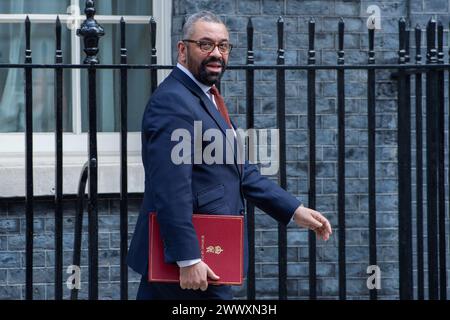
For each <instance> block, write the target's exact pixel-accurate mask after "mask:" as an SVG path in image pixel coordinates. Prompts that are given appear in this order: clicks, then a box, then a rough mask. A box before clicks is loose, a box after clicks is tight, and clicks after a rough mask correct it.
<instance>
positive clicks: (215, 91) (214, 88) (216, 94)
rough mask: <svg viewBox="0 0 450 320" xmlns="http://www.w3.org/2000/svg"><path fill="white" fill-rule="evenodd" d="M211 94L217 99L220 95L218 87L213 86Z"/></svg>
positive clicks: (210, 90)
mask: <svg viewBox="0 0 450 320" xmlns="http://www.w3.org/2000/svg"><path fill="white" fill-rule="evenodd" d="M209 92H211V94H212V95H213V96H216V97H217V96H219V95H220V93H219V90H217V87H216V85H213V86H212V87H211V89H209Z"/></svg>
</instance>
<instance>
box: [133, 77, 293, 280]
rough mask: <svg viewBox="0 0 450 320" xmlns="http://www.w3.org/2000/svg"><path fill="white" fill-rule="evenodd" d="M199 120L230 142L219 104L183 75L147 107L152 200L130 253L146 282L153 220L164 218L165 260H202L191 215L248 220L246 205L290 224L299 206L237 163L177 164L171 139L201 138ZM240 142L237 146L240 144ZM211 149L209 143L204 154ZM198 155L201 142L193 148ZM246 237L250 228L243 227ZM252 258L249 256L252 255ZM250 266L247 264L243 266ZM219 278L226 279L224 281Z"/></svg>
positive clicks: (145, 156) (145, 143)
mask: <svg viewBox="0 0 450 320" xmlns="http://www.w3.org/2000/svg"><path fill="white" fill-rule="evenodd" d="M194 121H201V122H202V131H203V132H202V133H204V132H205V131H206V130H207V129H210V128H215V129H217V128H220V130H221V131H222V132H223V134H224V136H223V141H224V142H225V141H226V142H227V143H233V141H231V142H230V141H228V140H226V138H225V130H226V129H227V128H228V126H227V123H226V122H225V120H224V119H223V117H222V116H221V115H220V113H219V111H218V110H217V108H216V107H215V105H214V103H213V102H212V101H211V100H210V99H209V98H208V97H207V96H206V95H205V94H204V92H203V91H202V90H201V89H200V88H199V87H198V86H197V84H195V82H194V81H192V79H191V78H189V76H187V75H186V74H185V73H184V72H183V71H181V70H180V69H179V68H175V69H174V70H173V71H172V72H171V74H170V75H169V76H168V77H167V78H166V79H165V80H164V81H163V82H162V83H161V85H160V86H159V87H158V88H157V90H156V91H155V92H154V94H153V95H152V97H151V99H150V101H149V103H148V104H147V107H146V110H145V113H144V116H143V121H142V160H143V164H144V168H145V193H144V200H143V204H142V208H141V212H140V215H139V217H138V220H137V224H136V229H135V232H134V235H133V238H132V241H131V245H130V249H129V253H128V265H129V266H130V267H131V268H132V269H133V270H135V271H136V272H138V273H140V274H142V275H145V274H146V272H147V266H148V265H147V263H148V239H149V234H148V232H149V231H148V214H149V212H151V211H156V212H157V219H158V223H159V225H160V228H161V234H162V237H163V241H164V247H165V249H164V255H165V261H166V262H168V263H175V262H176V261H181V260H190V259H196V258H200V249H199V244H198V240H197V236H196V234H195V231H194V228H193V225H192V221H191V218H192V213H193V212H199V213H208V214H232V215H239V214H244V208H245V205H244V198H246V199H247V200H249V201H251V202H253V203H254V204H255V205H256V206H257V207H258V208H260V209H261V210H263V211H265V212H266V213H268V214H269V215H271V216H272V217H273V218H275V219H276V220H278V221H280V222H282V223H284V224H287V223H288V222H289V221H290V219H291V217H292V214H293V213H294V211H295V209H296V208H297V207H298V206H299V205H300V201H299V200H297V199H296V198H295V197H293V196H292V195H290V194H289V193H287V192H286V191H285V190H283V189H282V188H281V187H279V186H278V185H277V184H275V183H274V182H272V181H270V180H269V179H267V178H265V177H263V176H261V175H260V173H259V171H258V168H257V167H256V166H255V165H253V164H249V163H248V162H246V163H245V165H243V166H240V165H238V164H237V163H236V161H235V162H234V163H233V164H225V163H226V162H225V159H224V161H223V163H224V164H205V163H202V164H195V163H194V161H193V156H192V154H191V155H183V156H185V157H188V158H189V157H191V159H190V160H191V161H190V164H178V165H177V164H174V163H173V162H172V160H171V153H172V149H173V147H174V146H175V145H177V144H178V143H179V142H180V141H171V135H172V132H173V131H174V130H176V129H185V130H186V132H189V133H190V135H191V137H194ZM233 140H234V139H233ZM208 144H209V142H203V147H205V146H206V145H208ZM191 148H192V149H191V150H192V153H193V152H194V141H193V138H192V141H191ZM223 155H224V157H225V152H224V153H223ZM244 230H246V228H244ZM245 252H247V250H245ZM246 260H247V257H245V259H244V261H246ZM219 276H220V275H219Z"/></svg>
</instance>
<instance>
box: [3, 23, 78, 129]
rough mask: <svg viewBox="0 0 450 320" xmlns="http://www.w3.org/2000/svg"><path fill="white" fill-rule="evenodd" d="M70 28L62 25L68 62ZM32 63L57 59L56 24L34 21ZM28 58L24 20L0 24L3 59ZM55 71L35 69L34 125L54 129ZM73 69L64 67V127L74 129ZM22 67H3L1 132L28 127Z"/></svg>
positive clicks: (20, 60) (37, 127) (63, 43)
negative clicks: (72, 100) (26, 123)
mask: <svg viewBox="0 0 450 320" xmlns="http://www.w3.org/2000/svg"><path fill="white" fill-rule="evenodd" d="M69 35H70V34H69V31H68V30H67V29H65V28H63V32H62V49H63V59H64V61H65V62H69V61H70V36H69ZM31 50H32V58H33V63H54V61H55V25H54V24H33V23H32V25H31ZM24 60H25V28H24V24H23V23H21V24H17V23H16V24H6V23H3V24H0V63H23V62H24ZM54 84H55V83H54V71H53V70H50V69H35V70H33V129H34V131H35V132H52V131H54V128H55V121H54V117H55V112H54V87H55V86H54ZM70 88H71V77H70V70H65V71H64V97H63V115H64V120H63V121H64V130H65V131H72V107H71V93H70ZM24 107H25V96H24V71H23V69H0V132H23V131H24V128H25V109H24Z"/></svg>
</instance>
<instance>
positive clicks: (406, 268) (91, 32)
mask: <svg viewBox="0 0 450 320" xmlns="http://www.w3.org/2000/svg"><path fill="white" fill-rule="evenodd" d="M85 13H86V16H87V19H86V21H85V22H84V23H83V25H82V26H81V28H80V29H79V30H78V31H77V33H78V35H79V36H81V37H83V39H84V47H85V49H84V51H85V53H86V59H85V61H84V64H82V65H74V64H64V62H63V59H62V51H61V23H60V21H59V19H57V20H56V54H55V64H33V63H32V52H31V49H30V29H31V23H30V20H29V19H28V18H27V19H26V21H25V26H26V29H25V30H26V58H25V63H24V64H1V65H0V68H1V69H5V68H21V69H23V70H24V73H25V92H24V93H25V99H26V113H25V119H26V130H25V137H26V145H25V151H26V157H25V163H26V198H25V202H26V299H32V298H33V290H32V285H33V211H34V205H33V199H34V195H33V156H32V154H33V130H32V113H33V104H32V97H33V91H32V90H33V88H32V77H33V70H35V69H40V68H41V69H42V68H43V69H53V70H54V74H55V84H56V86H55V120H56V130H55V133H56V135H55V136H56V140H55V145H56V168H55V170H56V182H55V183H56V188H55V189H56V190H55V191H56V192H55V199H54V201H55V299H62V298H63V295H62V292H63V276H62V272H63V270H62V266H63V262H62V250H63V243H62V230H63V229H62V219H63V209H62V200H63V188H62V182H63V181H62V168H63V148H62V139H63V134H62V102H63V94H64V93H63V81H64V79H63V69H75V68H79V69H86V71H87V72H88V79H89V80H88V81H89V84H88V88H89V92H88V99H89V101H88V107H89V150H88V151H89V157H88V161H87V163H86V165H85V167H84V168H83V172H82V175H81V177H80V185H79V203H78V211H77V216H76V227H75V243H74V264H75V265H79V263H80V248H81V229H82V227H81V220H82V215H83V212H82V211H83V204H82V201H83V198H84V192H85V191H84V189H85V186H86V183H88V186H89V195H88V223H89V227H88V228H89V229H88V234H89V239H88V240H89V251H88V253H89V299H97V298H98V285H97V284H98V203H97V202H98V188H97V180H98V166H97V163H98V161H97V139H96V137H97V127H96V123H97V121H96V114H97V100H96V72H97V70H98V69H118V70H120V75H121V89H120V90H121V91H120V94H121V100H120V101H121V105H120V107H121V112H120V115H121V117H120V123H121V130H120V137H121V153H120V159H121V160H120V168H121V169H120V170H121V171H120V179H121V180H120V181H121V182H120V228H121V233H120V235H121V236H120V243H121V244H120V250H121V255H120V258H121V259H120V263H121V272H120V281H121V298H122V299H127V297H128V274H127V266H126V264H125V257H126V254H127V244H128V241H127V240H128V239H127V238H128V234H127V233H128V226H127V216H128V212H127V204H128V197H127V194H128V193H127V190H128V187H127V170H126V168H127V158H126V152H127V89H128V88H127V75H128V71H129V70H130V69H148V70H149V72H150V73H151V88H152V92H153V91H154V90H155V89H156V86H157V70H159V69H171V68H173V66H161V65H157V58H156V48H155V43H156V41H155V39H156V22H155V21H154V20H153V19H151V21H150V22H149V32H150V35H151V48H150V52H151V56H150V64H146V65H131V64H127V49H126V38H125V28H126V22H125V21H124V20H123V19H122V20H121V22H120V26H121V50H120V57H121V60H120V64H119V65H102V64H99V61H98V59H97V56H96V55H97V53H98V42H99V39H100V37H101V36H103V35H104V31H103V29H102V28H101V26H99V25H98V24H97V22H96V21H95V20H94V14H95V8H94V2H93V1H92V0H87V1H86V9H85ZM277 28H278V58H277V64H276V65H255V63H254V52H253V26H252V21H251V19H249V22H248V26H247V36H248V37H247V45H248V49H247V64H246V65H231V66H228V69H232V70H245V71H246V99H247V101H246V106H247V118H246V119H247V128H253V127H254V100H255V99H254V88H255V77H254V75H255V70H275V71H276V81H277V86H276V97H277V99H276V101H277V106H276V107H277V126H278V128H279V130H280V148H281V149H280V173H279V184H280V185H281V187H283V188H286V186H287V175H286V120H285V72H286V71H287V70H306V71H307V83H308V86H307V101H308V109H307V110H308V136H309V175H308V185H309V194H308V195H309V196H308V206H309V207H311V208H315V207H316V92H315V90H316V86H315V84H316V72H317V71H318V70H335V71H336V73H337V93H336V96H337V106H338V110H337V119H338V207H337V208H338V209H337V210H338V212H337V213H338V225H337V228H338V230H341V231H342V230H345V228H346V226H345V222H346V214H345V211H346V209H345V194H346V190H345V160H346V156H345V131H346V128H345V127H346V125H345V114H346V112H345V85H346V83H345V75H346V71H347V70H352V69H353V70H355V69H359V70H366V71H367V114H368V128H367V129H368V148H367V152H368V169H369V176H368V184H369V189H368V190H369V192H368V196H369V197H368V199H369V219H368V221H367V224H368V229H369V261H368V263H369V264H370V265H376V264H377V254H376V253H377V252H376V247H377V238H376V231H377V228H376V220H377V217H376V213H377V210H376V202H375V199H376V189H375V187H376V185H375V115H376V112H375V106H376V99H375V98H376V97H375V93H376V90H375V89H376V78H375V71H376V70H393V71H396V72H395V73H394V74H393V76H394V78H395V79H396V82H397V85H398V128H397V129H398V186H399V187H398V197H399V199H398V219H399V227H398V232H399V246H398V247H399V283H400V290H399V296H400V299H413V297H414V293H413V283H414V279H413V244H414V243H413V232H412V230H413V225H412V221H413V217H412V212H413V208H412V205H413V201H412V200H413V195H412V192H413V191H412V181H411V177H412V174H413V172H412V156H411V154H412V141H411V132H412V130H411V118H412V113H411V82H412V81H411V77H412V76H413V77H414V79H415V82H414V84H415V101H414V102H415V124H416V141H415V146H416V150H417V152H416V159H415V161H416V162H415V163H416V172H415V174H416V184H417V186H418V187H417V188H416V192H417V194H416V195H415V200H416V214H417V216H416V222H417V226H416V230H417V237H416V242H415V245H416V246H417V248H416V255H417V279H416V283H417V298H418V299H424V296H425V293H424V288H425V283H424V269H425V266H424V244H423V242H424V227H423V223H424V210H423V206H424V205H425V203H426V213H427V215H426V217H427V233H426V236H427V241H428V243H427V254H428V290H429V292H428V297H429V299H446V298H447V296H446V291H447V279H446V268H447V267H446V247H445V246H446V242H445V237H446V230H445V215H446V211H445V199H446V197H445V192H446V190H445V171H444V169H445V166H444V164H445V145H444V142H445V138H444V132H445V131H444V130H445V125H444V108H445V100H444V90H445V87H444V86H445V83H444V78H445V72H450V69H449V67H450V61H449V63H447V64H446V63H444V52H443V26H442V24H441V23H437V22H436V21H435V20H434V19H430V21H429V23H428V25H427V29H426V36H427V37H426V41H427V42H426V50H427V55H426V63H425V64H423V63H422V57H421V47H422V39H421V35H422V30H421V28H420V26H416V28H415V29H414V30H413V31H414V33H415V48H416V54H415V57H414V60H415V61H414V62H412V61H411V60H412V59H411V58H410V45H409V35H410V32H411V31H412V30H409V29H407V28H406V21H405V20H404V19H400V20H399V50H398V64H376V52H375V50H374V34H375V30H374V29H368V37H369V50H368V57H367V64H364V65H350V64H346V63H345V51H344V29H345V23H344V21H343V20H342V19H341V20H340V21H339V24H338V39H339V41H338V43H339V47H338V51H337V62H336V64H335V65H317V64H316V59H315V55H316V52H315V45H314V37H315V21H314V20H313V19H311V20H310V21H309V51H308V61H307V64H306V65H285V58H284V53H285V51H284V45H283V44H284V38H283V37H284V21H283V19H282V18H280V19H279V20H278V22H277ZM436 41H437V45H436ZM423 77H425V80H426V92H425V93H426V106H425V107H426V128H425V130H426V141H425V142H426V144H425V146H426V161H425V162H424V161H423V152H422V150H423V148H424V142H423V141H422V130H423V128H422V120H423V119H422V114H423V107H424V106H423V105H422V98H423V89H422V80H423V79H422V78H423ZM448 90H449V91H450V87H449V88H448ZM449 95H450V92H449ZM449 132H450V131H449ZM449 135H450V134H449ZM449 138H450V136H449ZM449 140H450V139H449ZM424 163H425V165H426V174H427V176H426V179H427V180H426V190H427V195H426V196H427V197H426V202H425V201H424V195H423V192H422V186H423V185H424V181H423V180H424V177H423V167H424ZM449 178H450V177H449ZM448 191H449V192H450V188H449V190H448ZM247 214H248V234H249V270H248V277H247V298H248V299H254V298H255V297H256V296H255V237H254V233H255V208H254V206H253V205H252V204H251V203H247ZM278 230H279V232H278V248H279V255H278V258H279V298H280V299H286V298H287V232H286V227H284V226H283V225H279V227H278ZM345 243H346V238H345V232H339V237H338V252H339V254H338V266H339V298H340V299H346V295H347V288H346V256H345V248H346V245H345ZM308 245H309V296H310V299H316V297H317V291H316V287H317V283H316V280H317V277H316V242H315V235H314V233H313V232H309V244H308ZM76 298H77V291H76V289H74V290H73V292H72V299H76ZM370 298H371V299H377V292H376V290H370Z"/></svg>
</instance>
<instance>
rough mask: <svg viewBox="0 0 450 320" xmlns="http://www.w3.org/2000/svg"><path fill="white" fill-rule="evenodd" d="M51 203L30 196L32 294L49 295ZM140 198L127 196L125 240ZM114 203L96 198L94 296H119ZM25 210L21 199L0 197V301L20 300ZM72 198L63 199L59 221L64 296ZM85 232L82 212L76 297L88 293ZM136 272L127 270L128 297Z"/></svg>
mask: <svg viewBox="0 0 450 320" xmlns="http://www.w3.org/2000/svg"><path fill="white" fill-rule="evenodd" d="M53 203H54V202H52V201H45V200H41V201H36V203H35V216H34V233H35V236H34V254H33V264H34V265H33V266H34V268H33V283H34V285H33V290H34V291H33V298H34V299H37V300H41V299H54V274H55V273H54V265H55V264H54V257H55V252H54V249H55V237H54V234H55V233H54V225H55V224H54V221H55V220H54V209H53V208H54V204H53ZM140 204H141V199H131V200H130V201H129V206H128V208H129V219H128V224H129V229H128V230H129V239H131V235H132V232H133V231H134V226H135V224H136V219H137V215H138V212H139V207H140ZM119 208H120V203H119V201H118V200H114V199H103V200H100V201H99V209H98V215H99V235H98V240H99V242H98V244H99V246H98V248H99V298H100V299H120V218H119ZM24 212H25V209H24V203H23V202H22V201H5V200H2V201H0V300H1V299H25V214H24ZM74 226H75V201H64V220H63V248H64V251H63V289H64V291H63V297H64V299H70V291H69V289H68V288H67V286H66V285H65V282H66V280H67V279H68V278H69V276H70V274H67V273H66V270H67V267H68V266H69V265H72V264H73V261H72V255H73V241H74ZM87 239H88V234H87V213H86V210H85V212H84V219H83V234H82V251H81V289H80V291H79V299H87V297H88V267H87V266H88V241H87ZM139 281H140V277H139V276H138V274H137V273H135V272H134V271H132V270H131V269H129V297H130V299H134V298H135V297H136V292H137V287H138V285H139Z"/></svg>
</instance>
